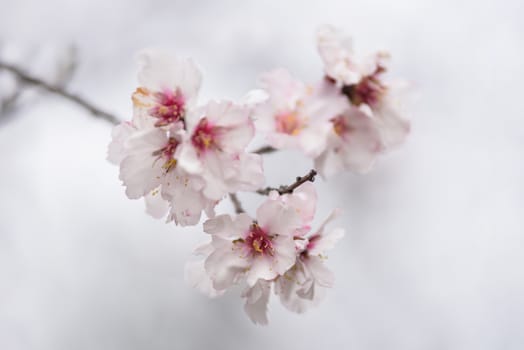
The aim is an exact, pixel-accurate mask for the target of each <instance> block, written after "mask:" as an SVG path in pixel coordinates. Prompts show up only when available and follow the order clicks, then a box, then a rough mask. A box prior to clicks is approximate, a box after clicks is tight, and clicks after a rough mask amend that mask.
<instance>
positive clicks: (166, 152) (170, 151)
mask: <svg viewBox="0 0 524 350" xmlns="http://www.w3.org/2000/svg"><path fill="white" fill-rule="evenodd" d="M179 144H180V142H179V141H178V140H177V139H175V138H174V137H170V138H169V140H168V142H167V144H166V145H165V146H164V147H163V148H161V149H159V150H158V151H156V152H154V153H153V155H154V156H157V157H158V159H162V161H163V162H164V164H163V165H162V168H164V169H165V171H166V173H167V172H169V171H170V170H172V169H173V168H174V167H175V166H176V163H177V160H176V159H175V158H174V155H175V151H176V148H177V147H178V145H179Z"/></svg>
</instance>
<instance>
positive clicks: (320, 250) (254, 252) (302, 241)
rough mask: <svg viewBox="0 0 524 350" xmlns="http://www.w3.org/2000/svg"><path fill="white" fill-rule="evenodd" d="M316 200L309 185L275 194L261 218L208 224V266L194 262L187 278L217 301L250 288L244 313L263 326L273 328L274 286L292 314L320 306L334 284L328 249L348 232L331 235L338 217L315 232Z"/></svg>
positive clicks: (239, 217)
mask: <svg viewBox="0 0 524 350" xmlns="http://www.w3.org/2000/svg"><path fill="white" fill-rule="evenodd" d="M316 200H317V195H316V192H315V189H314V187H313V184H312V183H310V182H307V183H304V184H302V185H301V186H299V187H298V188H296V190H295V191H293V193H291V194H284V195H279V194H278V193H277V192H276V191H273V192H272V193H271V194H270V195H269V198H268V199H267V200H266V201H265V202H264V203H263V204H262V205H261V206H260V207H259V208H258V210H257V215H256V219H252V218H251V217H249V216H248V215H247V214H244V213H242V214H239V215H237V216H235V217H232V216H230V215H219V216H217V217H215V218H212V219H209V220H207V221H206V222H205V223H204V231H205V232H206V233H208V234H210V235H211V236H212V240H211V242H210V243H208V244H207V245H204V246H203V247H205V249H202V248H201V247H200V248H198V249H197V251H196V253H197V254H199V255H205V257H204V260H203V263H202V261H200V262H191V263H189V264H188V266H187V267H186V273H187V274H186V278H187V280H188V281H189V283H190V284H192V285H193V286H194V287H196V288H197V289H199V290H201V291H203V292H204V293H205V294H207V295H209V296H212V297H214V296H217V295H221V294H223V293H224V292H225V291H226V290H227V289H229V288H231V287H232V286H234V285H238V284H245V286H246V287H245V290H244V292H243V293H242V297H243V298H245V305H244V310H245V311H246V313H247V315H248V316H249V318H250V319H251V320H252V321H253V322H254V323H258V324H267V320H268V319H267V304H268V302H269V296H270V291H271V289H273V288H274V291H275V293H276V294H277V295H279V297H280V300H281V302H282V303H283V305H284V306H286V307H287V308H288V309H290V310H291V311H294V312H304V311H305V309H306V308H307V307H308V306H309V305H315V304H317V303H318V302H319V301H320V299H321V296H322V295H323V294H322V291H323V289H324V288H327V287H331V286H332V284H333V275H332V273H331V272H330V271H329V270H327V269H326V268H325V267H324V260H325V256H324V255H323V254H324V251H325V250H327V249H330V248H332V246H333V245H334V243H335V242H336V241H337V240H338V239H339V238H341V237H342V235H343V230H342V229H336V230H334V231H330V232H327V233H326V232H325V226H326V224H327V223H328V222H329V221H331V220H332V219H333V218H334V215H332V216H330V218H329V219H328V220H326V222H325V223H324V224H323V225H322V226H321V228H320V229H319V230H317V231H315V232H314V233H313V234H311V233H310V231H311V222H312V220H313V218H314V214H315V209H316ZM202 252H204V254H202ZM206 255H207V256H206ZM202 264H203V267H204V270H205V273H206V274H207V276H205V275H204V274H203V271H202V268H201V266H202ZM197 266H198V267H199V268H196V267H197ZM210 286H212V288H211V289H210V288H209V287H210Z"/></svg>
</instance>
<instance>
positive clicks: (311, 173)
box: [256, 169, 317, 196]
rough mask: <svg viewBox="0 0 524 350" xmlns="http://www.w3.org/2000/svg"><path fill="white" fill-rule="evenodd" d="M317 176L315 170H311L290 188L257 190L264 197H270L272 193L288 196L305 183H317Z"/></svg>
mask: <svg viewBox="0 0 524 350" xmlns="http://www.w3.org/2000/svg"><path fill="white" fill-rule="evenodd" d="M316 175H317V171H316V170H315V169H311V170H310V171H309V173H307V174H306V175H304V176H302V177H300V176H299V177H297V179H296V181H295V182H294V183H292V184H291V185H289V186H280V187H279V188H274V187H266V188H262V189H260V190H257V191H256V192H257V193H258V194H261V195H263V196H267V195H269V193H270V192H271V191H277V192H278V194H280V195H282V194H286V193H293V191H294V190H295V189H296V188H297V187H299V186H300V185H302V184H303V183H305V182H308V181H311V182H313V181H315V176H316Z"/></svg>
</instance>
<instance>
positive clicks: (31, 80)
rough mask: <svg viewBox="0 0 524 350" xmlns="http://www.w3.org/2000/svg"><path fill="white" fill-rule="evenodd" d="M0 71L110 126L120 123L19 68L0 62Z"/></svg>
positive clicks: (63, 90)
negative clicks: (79, 108) (67, 101)
mask: <svg viewBox="0 0 524 350" xmlns="http://www.w3.org/2000/svg"><path fill="white" fill-rule="evenodd" d="M0 69H5V70H7V71H9V72H11V73H12V74H14V75H15V76H16V77H17V79H18V80H19V81H20V82H21V83H24V84H29V85H33V86H36V87H40V88H42V89H44V90H46V91H48V92H52V93H54V94H56V95H59V96H62V97H63V98H65V99H67V100H69V101H71V102H74V103H76V104H77V105H79V106H81V107H83V108H84V109H86V110H87V111H89V112H90V113H91V114H93V115H94V116H95V117H97V118H100V119H103V120H105V121H108V122H109V123H111V124H118V123H119V122H120V120H119V119H118V118H117V117H116V116H114V115H113V114H111V113H109V112H106V111H103V110H101V109H100V108H98V107H96V106H95V105H93V104H92V103H91V102H89V101H87V100H85V99H84V98H82V97H80V96H78V95H75V94H73V93H70V92H68V91H66V90H65V89H64V88H63V87H60V86H56V85H52V84H49V83H47V82H46V81H44V80H41V79H39V78H36V77H33V76H32V75H30V74H28V73H26V72H25V71H23V70H22V69H21V68H19V67H16V66H14V65H12V64H9V63H6V62H2V61H0Z"/></svg>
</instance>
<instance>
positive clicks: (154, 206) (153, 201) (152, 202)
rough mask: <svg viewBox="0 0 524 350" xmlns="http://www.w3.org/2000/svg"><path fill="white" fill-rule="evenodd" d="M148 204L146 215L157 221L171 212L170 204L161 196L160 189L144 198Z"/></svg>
mask: <svg viewBox="0 0 524 350" xmlns="http://www.w3.org/2000/svg"><path fill="white" fill-rule="evenodd" d="M144 199H145V202H146V213H148V214H149V215H151V216H152V217H154V218H155V219H161V218H163V217H165V216H166V214H167V212H168V211H169V202H168V201H167V200H165V199H164V198H162V196H161V195H160V188H157V189H155V190H153V191H152V192H151V193H149V194H147V195H146V196H144Z"/></svg>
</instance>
